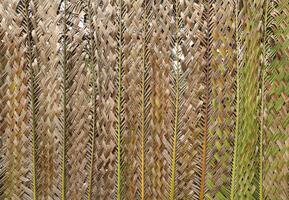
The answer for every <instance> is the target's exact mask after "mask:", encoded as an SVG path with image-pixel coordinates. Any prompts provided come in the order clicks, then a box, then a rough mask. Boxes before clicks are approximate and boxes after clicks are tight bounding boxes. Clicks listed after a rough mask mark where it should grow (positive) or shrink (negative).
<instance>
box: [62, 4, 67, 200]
mask: <svg viewBox="0 0 289 200" xmlns="http://www.w3.org/2000/svg"><path fill="white" fill-rule="evenodd" d="M66 4H67V0H64V20H63V21H64V22H63V37H64V38H63V141H62V142H63V146H62V174H61V199H62V200H65V193H66V188H65V184H66V183H65V175H66V135H67V107H66V106H67V105H66V104H67V96H66V95H67V94H66V92H67V91H66V90H67V83H66V79H67V66H66V64H67V55H66V51H67V44H66V33H67V25H66V23H67V21H66V20H67V19H66V17H67V16H66V12H67V10H66V9H67V7H66V6H67V5H66Z"/></svg>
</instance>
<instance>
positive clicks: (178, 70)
mask: <svg viewBox="0 0 289 200" xmlns="http://www.w3.org/2000/svg"><path fill="white" fill-rule="evenodd" d="M174 4H175V8H176V11H175V12H176V13H175V20H176V44H175V46H176V61H177V66H176V70H177V72H176V77H175V78H176V85H175V90H176V99H175V114H174V118H175V119H174V129H173V130H174V133H173V156H172V172H171V185H170V200H173V199H174V198H175V197H174V196H175V173H176V156H177V134H178V131H179V130H178V129H179V127H178V124H179V103H180V97H179V96H180V94H179V93H180V83H179V82H180V63H179V62H180V60H179V37H178V34H179V16H178V15H179V13H178V5H177V2H174Z"/></svg>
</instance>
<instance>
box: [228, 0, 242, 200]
mask: <svg viewBox="0 0 289 200" xmlns="http://www.w3.org/2000/svg"><path fill="white" fill-rule="evenodd" d="M238 6H239V0H236V5H235V23H236V25H235V27H236V49H237V53H236V55H237V57H236V72H237V74H236V79H237V85H236V93H237V97H236V127H235V137H234V157H233V167H232V180H231V193H230V199H231V200H233V199H234V194H235V178H236V160H237V148H238V135H239V110H240V104H239V101H240V91H239V90H240V75H239V55H238V54H239V30H238V26H239V23H238V22H239V19H238V12H239V10H238V9H239V7H238Z"/></svg>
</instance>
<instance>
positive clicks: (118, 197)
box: [117, 0, 122, 200]
mask: <svg viewBox="0 0 289 200" xmlns="http://www.w3.org/2000/svg"><path fill="white" fill-rule="evenodd" d="M119 34H120V35H119V47H118V95H117V112H118V113H117V199H118V200H120V199H121V123H122V117H121V112H122V102H121V101H122V0H119Z"/></svg>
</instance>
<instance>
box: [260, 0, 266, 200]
mask: <svg viewBox="0 0 289 200" xmlns="http://www.w3.org/2000/svg"><path fill="white" fill-rule="evenodd" d="M267 12H268V2H267V0H265V12H264V15H265V16H264V46H263V56H264V65H263V68H262V69H261V70H262V71H261V73H262V83H261V84H262V85H261V122H260V154H259V159H260V160H259V167H260V169H259V170H260V171H259V178H260V180H259V193H260V195H259V199H260V200H262V199H263V127H264V90H265V88H264V87H265V86H264V84H265V76H266V68H267V59H268V58H267V52H266V40H267V14H268V13H267Z"/></svg>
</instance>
